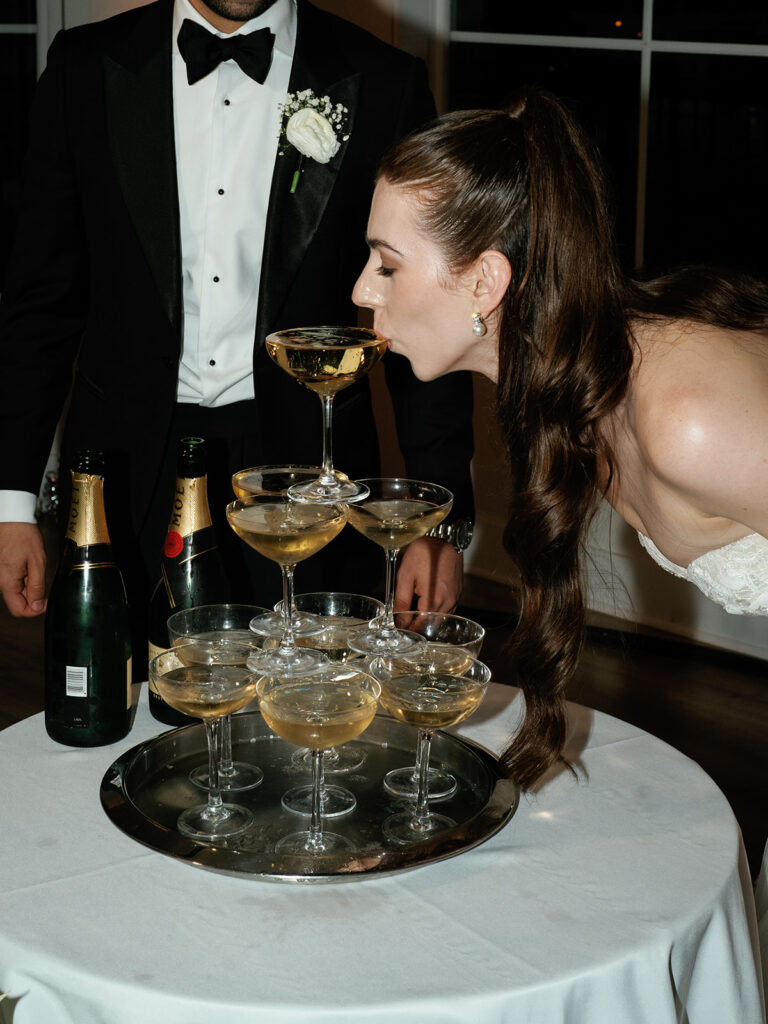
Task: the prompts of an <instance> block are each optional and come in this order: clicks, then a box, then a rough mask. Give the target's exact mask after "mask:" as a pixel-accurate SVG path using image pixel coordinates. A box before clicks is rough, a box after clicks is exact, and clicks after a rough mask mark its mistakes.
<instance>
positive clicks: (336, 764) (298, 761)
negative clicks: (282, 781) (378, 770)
mask: <svg viewBox="0 0 768 1024" xmlns="http://www.w3.org/2000/svg"><path fill="white" fill-rule="evenodd" d="M291 764H293V765H295V767H296V768H306V770H307V771H308V772H310V771H312V751H311V750H309V748H308V747H301V748H300V749H299V750H297V751H296V753H295V754H294V755H293V757H292V758H291ZM364 764H365V751H364V750H360V749H359V748H358V747H353V746H348V745H346V744H345V745H344V746H343V747H338V748H337V747H330V748H329V749H328V750H324V751H323V772H324V773H325V774H326V775H348V774H349V772H356V771H358V770H359V769H360V768H362V767H363V765H364Z"/></svg>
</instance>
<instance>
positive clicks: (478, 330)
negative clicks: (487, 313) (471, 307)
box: [472, 313, 488, 338]
mask: <svg viewBox="0 0 768 1024" xmlns="http://www.w3.org/2000/svg"><path fill="white" fill-rule="evenodd" d="M472 333H473V334H474V335H476V337H478V338H482V337H483V335H484V334H487V333H488V328H487V327H486V326H485V322H484V320H483V318H482V316H481V315H480V313H473V314H472Z"/></svg>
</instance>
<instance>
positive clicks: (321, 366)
mask: <svg viewBox="0 0 768 1024" xmlns="http://www.w3.org/2000/svg"><path fill="white" fill-rule="evenodd" d="M266 346H267V352H268V353H269V354H270V356H271V357H272V359H274V361H275V362H276V363H277V365H278V366H279V367H280V369H281V370H285V372H286V373H289V374H290V375H291V376H292V377H295V379H296V380H297V381H298V382H299V383H300V384H303V385H304V387H306V388H309V390H310V391H314V392H315V394H317V395H319V396H320V401H321V403H322V407H323V467H322V471H321V473H320V475H319V476H318V477H317V479H316V480H313V481H312V482H310V483H303V484H294V485H293V486H292V487H291V488H290V491H289V493H290V496H291V497H292V498H293V499H294V500H296V501H308V502H316V501H321V502H322V501H329V502H339V501H359V500H360V499H361V498H364V497H365V495H366V490H365V488H364V487H363V486H362V485H361V484H359V483H354V482H353V481H351V480H350V479H349V477H348V476H345V474H344V473H340V472H339V471H338V470H336V469H334V468H333V457H332V420H333V398H334V395H336V393H337V392H338V391H341V390H342V388H346V387H349V385H350V384H353V383H354V382H355V381H356V380H358V379H359V378H360V377H362V376H363V375H364V374H366V373H369V372H370V371H371V370H372V369H373V367H374V366H375V365H376V363H377V362H378V361H379V359H381V357H382V356H383V355H384V353H385V352H386V350H387V342H386V339H384V338H380V337H379V336H378V334H376V332H375V331H372V330H369V329H368V328H366V327H297V328H295V329H293V330H287V331H276V332H275V333H274V334H268V335H267V338H266Z"/></svg>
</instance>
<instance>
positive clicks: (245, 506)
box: [227, 494, 347, 675]
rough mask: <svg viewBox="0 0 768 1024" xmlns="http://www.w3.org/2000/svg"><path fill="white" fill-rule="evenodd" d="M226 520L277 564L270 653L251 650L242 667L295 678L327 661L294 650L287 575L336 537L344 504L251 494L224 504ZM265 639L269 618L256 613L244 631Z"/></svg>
mask: <svg viewBox="0 0 768 1024" xmlns="http://www.w3.org/2000/svg"><path fill="white" fill-rule="evenodd" d="M227 520H228V522H229V525H230V526H231V527H232V529H233V530H234V531H235V533H236V534H237V535H238V537H240V538H241V539H242V540H244V541H245V542H246V544H250V546H251V547H252V548H255V550H256V551H258V552H259V554H261V555H264V557H265V558H270V559H272V561H273V562H277V563H278V564H279V566H280V569H281V570H282V574H283V633H282V637H281V639H280V644H279V646H278V647H276V648H275V649H274V650H268V651H265V650H262V651H254V652H253V654H252V655H251V657H250V658H249V660H248V664H249V665H250V666H251V668H252V669H253V670H254V671H256V672H261V673H275V674H277V673H279V674H281V675H296V674H298V673H302V672H311V671H313V670H314V669H316V668H317V667H318V666H319V665H321V664H324V663H325V662H326V661H327V659H326V658H325V655H323V654H321V653H320V652H319V651H312V650H308V649H307V648H300V647H298V646H297V644H296V637H295V633H294V629H293V612H292V609H293V600H294V599H293V571H294V569H295V568H296V564H297V563H298V562H301V561H303V560H304V559H305V558H309V557H310V556H311V555H314V554H315V553H316V552H317V551H320V549H321V548H324V547H325V545H326V544H329V543H330V542H331V541H332V540H333V538H334V537H335V536H336V534H337V533H340V532H341V530H342V529H343V528H344V525H345V523H346V521H347V507H346V505H331V504H314V505H309V504H306V505H305V504H299V503H297V502H294V501H291V500H290V498H287V497H285V496H283V495H279V494H251V495H249V496H248V497H247V498H238V499H237V500H236V501H232V502H230V503H229V505H227ZM262 619H264V620H265V623H266V629H267V635H269V631H270V629H271V616H270V614H268V615H266V616H259V615H257V616H256V618H254V619H252V620H251V626H250V628H251V629H252V630H253V631H254V632H255V633H259V634H261V626H262Z"/></svg>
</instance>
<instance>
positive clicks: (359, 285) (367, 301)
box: [352, 267, 381, 309]
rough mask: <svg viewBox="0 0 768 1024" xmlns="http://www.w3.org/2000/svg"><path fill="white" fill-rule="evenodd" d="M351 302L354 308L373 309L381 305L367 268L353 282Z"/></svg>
mask: <svg viewBox="0 0 768 1024" xmlns="http://www.w3.org/2000/svg"><path fill="white" fill-rule="evenodd" d="M352 301H353V302H354V304H355V305H356V306H364V307H366V308H367V309H375V308H376V307H377V306H380V305H381V294H380V293H379V291H378V289H377V288H376V287H375V286H372V284H371V282H370V277H369V274H368V268H367V267H365V268H364V269H363V272H362V274H361V275H360V277H358V279H357V281H356V282H355V287H354V288H353V289H352Z"/></svg>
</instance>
